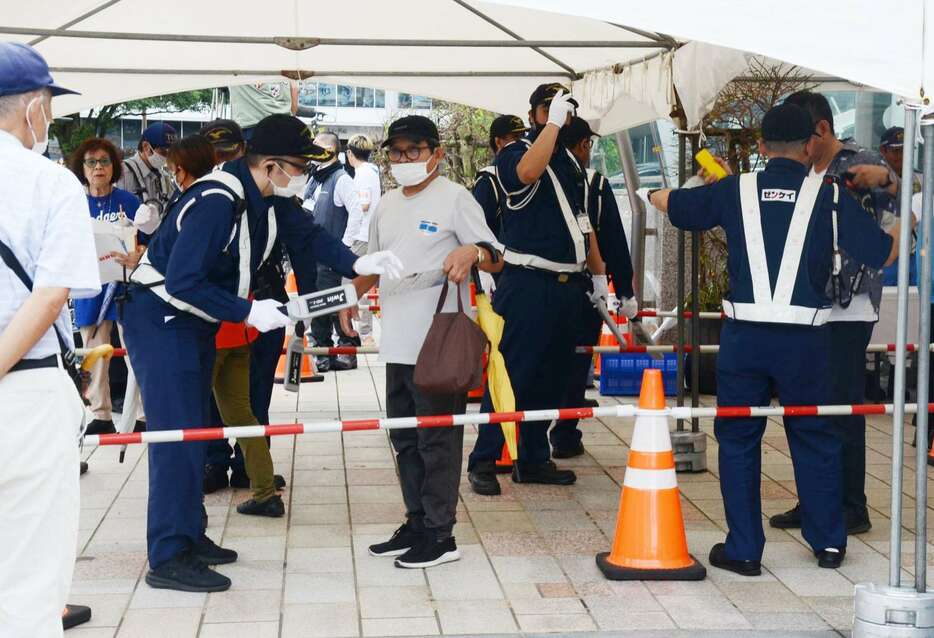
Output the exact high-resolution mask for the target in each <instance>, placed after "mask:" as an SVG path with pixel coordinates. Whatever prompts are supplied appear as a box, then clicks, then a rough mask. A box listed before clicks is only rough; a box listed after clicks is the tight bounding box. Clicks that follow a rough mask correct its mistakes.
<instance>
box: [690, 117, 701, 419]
mask: <svg viewBox="0 0 934 638" xmlns="http://www.w3.org/2000/svg"><path fill="white" fill-rule="evenodd" d="M699 141H700V140H699V139H698V138H697V136H696V135H692V136H691V157H690V158H689V159H688V162H690V165H691V169H692V170H691V172H692V173H693V172H694V170H693V169H694V156H695V155H697V146H698V142H699ZM700 251H701V234H700V231H696V230H695V231H692V232H691V407H692V408H696V407H698V406H699V405H700V347H699V346H700ZM691 432H694V433H697V432H700V419H699V418H697V417H693V418H692V419H691Z"/></svg>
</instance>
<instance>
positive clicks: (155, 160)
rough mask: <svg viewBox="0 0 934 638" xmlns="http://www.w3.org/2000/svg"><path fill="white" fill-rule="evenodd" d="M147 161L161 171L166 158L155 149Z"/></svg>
mask: <svg viewBox="0 0 934 638" xmlns="http://www.w3.org/2000/svg"><path fill="white" fill-rule="evenodd" d="M147 161H148V162H149V165H150V166H152V167H153V168H154V169H155V170H157V171H161V170H162V169H163V168H164V167H165V158H164V157H162V156H161V155H159V154H158V153H157V152H156V151H155V149H153V151H152V153H150V154H149V159H148V160H147Z"/></svg>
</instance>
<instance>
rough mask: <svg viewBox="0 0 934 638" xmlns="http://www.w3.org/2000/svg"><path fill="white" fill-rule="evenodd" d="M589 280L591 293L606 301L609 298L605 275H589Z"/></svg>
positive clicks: (608, 286) (608, 287)
mask: <svg viewBox="0 0 934 638" xmlns="http://www.w3.org/2000/svg"><path fill="white" fill-rule="evenodd" d="M590 281H591V283H592V284H593V294H594V295H596V296H597V297H600V298H601V299H603V303H607V302H608V301H609V299H610V285H609V283H608V282H607V279H606V275H591V276H590ZM608 305H609V304H608Z"/></svg>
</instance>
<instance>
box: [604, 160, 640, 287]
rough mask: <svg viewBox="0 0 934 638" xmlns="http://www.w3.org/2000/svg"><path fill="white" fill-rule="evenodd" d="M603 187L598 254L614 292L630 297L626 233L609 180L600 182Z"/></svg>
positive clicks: (629, 258) (629, 260) (630, 264)
mask: <svg viewBox="0 0 934 638" xmlns="http://www.w3.org/2000/svg"><path fill="white" fill-rule="evenodd" d="M600 181H601V182H602V183H603V187H602V188H601V189H600V197H601V198H602V199H603V204H602V212H601V214H600V230H599V231H597V245H598V246H599V247H600V254H601V255H602V256H603V261H604V262H605V263H606V270H607V272H608V273H609V274H610V277H611V278H612V279H613V286H614V288H616V292H617V294H619V295H622V296H624V297H632V296H633V294H634V293H633V290H632V258H631V257H630V256H629V244H628V243H627V242H626V231H625V229H624V228H623V220H622V218H621V217H620V214H619V206H617V205H616V197H615V196H614V195H613V188H612V187H611V186H610V180H608V179H606V178H603V179H601V180H600Z"/></svg>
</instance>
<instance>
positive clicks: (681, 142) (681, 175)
mask: <svg viewBox="0 0 934 638" xmlns="http://www.w3.org/2000/svg"><path fill="white" fill-rule="evenodd" d="M685 144H686V140H685V139H684V135H682V134H680V133H678V186H681V185H682V184H684V182H685V180H686V179H687V177H686V175H685V170H684V155H685ZM684 252H685V246H684V231H683V230H681V229H678V281H677V286H678V291H677V293H678V302H677V305H678V349H677V353H678V359H677V364H678V367H677V386H678V397H677V405H678V407H679V408H680V407H684ZM675 429H676V430H677V431H678V432H683V431H684V419H678V420H677V421H675Z"/></svg>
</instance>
